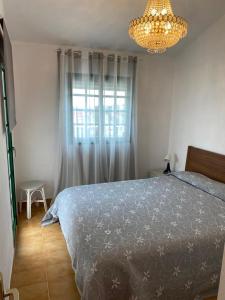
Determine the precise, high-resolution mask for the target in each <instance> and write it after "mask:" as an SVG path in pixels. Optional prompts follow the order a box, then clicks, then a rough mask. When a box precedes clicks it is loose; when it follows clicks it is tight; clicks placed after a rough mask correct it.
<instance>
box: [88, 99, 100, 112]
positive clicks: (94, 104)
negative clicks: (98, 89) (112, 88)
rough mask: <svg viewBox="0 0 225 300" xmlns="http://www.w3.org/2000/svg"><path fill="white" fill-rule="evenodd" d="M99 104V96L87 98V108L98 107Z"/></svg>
mask: <svg viewBox="0 0 225 300" xmlns="http://www.w3.org/2000/svg"><path fill="white" fill-rule="evenodd" d="M98 105H99V98H98V97H88V98H87V108H88V109H96V108H98Z"/></svg>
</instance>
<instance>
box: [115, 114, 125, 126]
mask: <svg viewBox="0 0 225 300" xmlns="http://www.w3.org/2000/svg"><path fill="white" fill-rule="evenodd" d="M125 123H126V113H125V112H117V113H116V124H125Z"/></svg>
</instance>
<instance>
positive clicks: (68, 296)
mask: <svg viewBox="0 0 225 300" xmlns="http://www.w3.org/2000/svg"><path fill="white" fill-rule="evenodd" d="M48 287H49V295H50V299H51V300H56V299H57V300H58V299H65V300H76V299H77V290H76V288H75V282H74V279H72V278H71V277H65V278H64V279H63V280H55V281H50V282H48Z"/></svg>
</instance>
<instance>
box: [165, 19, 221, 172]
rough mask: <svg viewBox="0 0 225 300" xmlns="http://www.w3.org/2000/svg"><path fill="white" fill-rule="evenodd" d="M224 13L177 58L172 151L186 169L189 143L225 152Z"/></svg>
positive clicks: (171, 137)
mask: <svg viewBox="0 0 225 300" xmlns="http://www.w3.org/2000/svg"><path fill="white" fill-rule="evenodd" d="M224 28H225V16H224V17H223V18H222V19H220V20H219V21H218V22H217V23H215V24H214V25H212V26H211V27H210V28H209V29H208V30H207V31H205V32H204V33H203V34H202V35H201V36H200V37H199V38H198V39H197V40H196V41H194V42H193V43H192V44H191V45H190V46H189V47H188V48H186V50H185V52H184V53H182V55H180V56H179V57H178V58H177V59H176V64H175V79H174V86H173V109H172V120H171V136H170V151H171V152H172V153H174V154H176V155H177V158H178V162H177V164H176V169H177V170H183V169H184V166H185V160H186V151H187V147H188V145H193V146H197V147H200V148H204V149H207V150H212V151H216V152H219V153H222V154H225V36H224Z"/></svg>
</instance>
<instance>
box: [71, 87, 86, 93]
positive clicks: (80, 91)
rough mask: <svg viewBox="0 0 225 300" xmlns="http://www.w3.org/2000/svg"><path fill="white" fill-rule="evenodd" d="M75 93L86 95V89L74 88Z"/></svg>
mask: <svg viewBox="0 0 225 300" xmlns="http://www.w3.org/2000/svg"><path fill="white" fill-rule="evenodd" d="M73 94H78V95H85V89H77V88H75V89H73Z"/></svg>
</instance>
